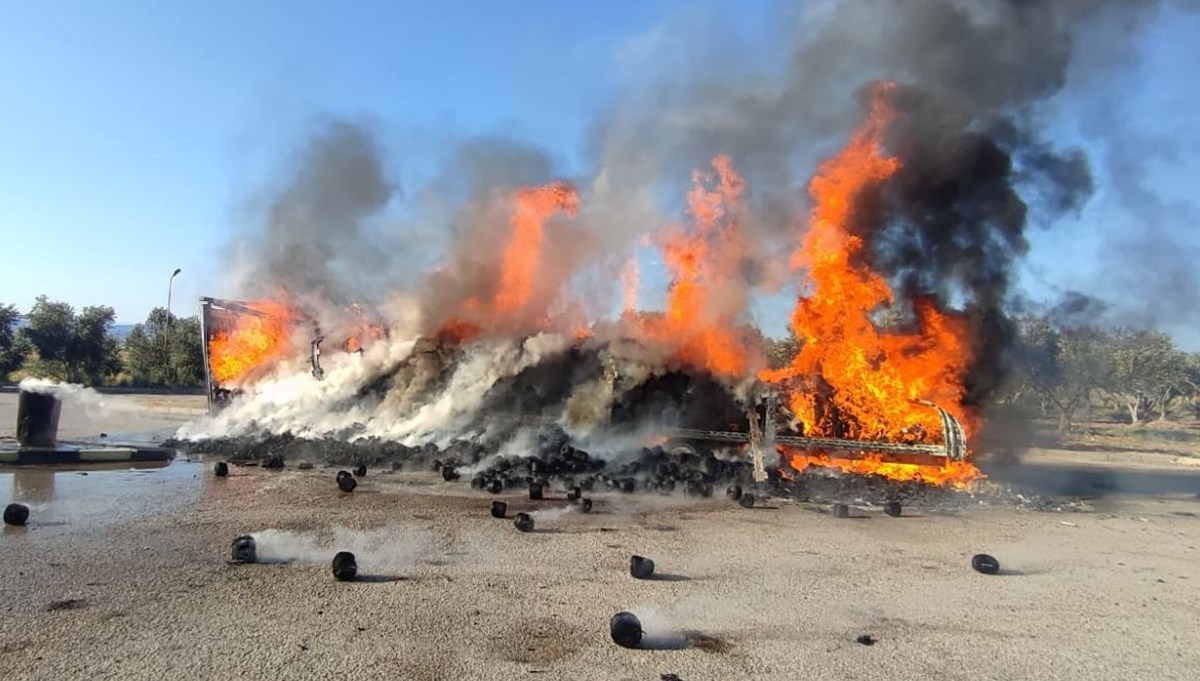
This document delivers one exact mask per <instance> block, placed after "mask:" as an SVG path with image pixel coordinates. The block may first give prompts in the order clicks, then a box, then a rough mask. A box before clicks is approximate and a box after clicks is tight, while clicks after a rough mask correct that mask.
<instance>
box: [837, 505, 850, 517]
mask: <svg viewBox="0 0 1200 681" xmlns="http://www.w3.org/2000/svg"><path fill="white" fill-rule="evenodd" d="M833 517H834V518H849V517H850V507H849V506H847V505H846V504H834V505H833Z"/></svg>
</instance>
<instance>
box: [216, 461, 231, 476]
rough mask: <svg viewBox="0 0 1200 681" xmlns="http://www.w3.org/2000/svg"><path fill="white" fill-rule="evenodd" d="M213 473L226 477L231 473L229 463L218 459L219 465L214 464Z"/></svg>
mask: <svg viewBox="0 0 1200 681" xmlns="http://www.w3.org/2000/svg"><path fill="white" fill-rule="evenodd" d="M213 475H215V476H217V477H218V478H224V477H226V476H228V475H229V464H227V463H225V462H224V461H218V462H217V465H215V466H213Z"/></svg>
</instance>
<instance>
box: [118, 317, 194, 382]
mask: <svg viewBox="0 0 1200 681" xmlns="http://www.w3.org/2000/svg"><path fill="white" fill-rule="evenodd" d="M125 354H126V359H127V364H128V368H129V373H130V375H131V377H132V378H133V382H134V383H138V384H142V385H189V386H194V385H201V384H202V383H203V381H204V350H203V348H202V347H201V344H200V320H199V318H198V317H188V318H185V319H180V318H178V317H175V316H174V315H171V317H170V319H169V320H168V318H167V311H166V310H165V309H163V308H161V307H156V308H154V309H153V310H151V311H150V314H149V315H148V316H147V317H146V321H145V322H144V323H141V324H137V325H136V326H134V327H133V329H132V330H131V331H130V332H129V336H127V337H126V338H125Z"/></svg>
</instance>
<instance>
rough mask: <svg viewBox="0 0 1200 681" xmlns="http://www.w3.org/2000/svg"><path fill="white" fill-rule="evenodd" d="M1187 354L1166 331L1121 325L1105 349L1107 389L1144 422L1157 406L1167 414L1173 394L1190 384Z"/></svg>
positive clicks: (1161, 415)
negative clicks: (1146, 416)
mask: <svg viewBox="0 0 1200 681" xmlns="http://www.w3.org/2000/svg"><path fill="white" fill-rule="evenodd" d="M1187 368H1188V361H1187V355H1186V354H1184V353H1183V352H1181V351H1180V350H1179V349H1178V348H1176V347H1175V343H1174V341H1172V340H1171V337H1170V336H1168V335H1167V334H1165V333H1160V332H1157V331H1144V330H1139V329H1130V328H1122V329H1118V330H1117V332H1116V333H1115V334H1114V336H1113V338H1112V342H1111V343H1110V344H1109V346H1108V348H1107V352H1105V380H1104V389H1105V391H1106V392H1108V394H1109V395H1111V396H1112V397H1113V398H1114V399H1115V400H1116V401H1117V403H1118V404H1120V405H1121V406H1123V407H1124V408H1125V409H1126V410H1127V411H1128V412H1129V422H1130V423H1133V424H1137V423H1140V422H1141V420H1142V417H1143V416H1145V415H1146V412H1148V411H1149V410H1151V409H1153V410H1155V411H1157V412H1158V417H1159V418H1160V419H1164V420H1165V419H1166V418H1167V407H1168V405H1169V404H1170V401H1171V397H1172V395H1174V394H1176V393H1177V392H1179V391H1181V390H1182V389H1183V387H1184V386H1186V385H1187V378H1188V376H1187Z"/></svg>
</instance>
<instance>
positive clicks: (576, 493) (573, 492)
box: [567, 487, 583, 501]
mask: <svg viewBox="0 0 1200 681" xmlns="http://www.w3.org/2000/svg"><path fill="white" fill-rule="evenodd" d="M582 496H583V490H582V489H580V488H578V487H572V488H571V489H569V490H567V501H579V498H580V497H582Z"/></svg>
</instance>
